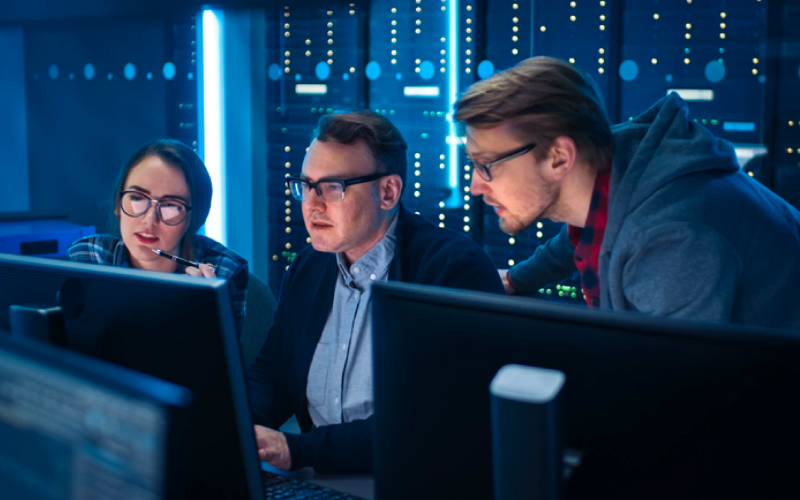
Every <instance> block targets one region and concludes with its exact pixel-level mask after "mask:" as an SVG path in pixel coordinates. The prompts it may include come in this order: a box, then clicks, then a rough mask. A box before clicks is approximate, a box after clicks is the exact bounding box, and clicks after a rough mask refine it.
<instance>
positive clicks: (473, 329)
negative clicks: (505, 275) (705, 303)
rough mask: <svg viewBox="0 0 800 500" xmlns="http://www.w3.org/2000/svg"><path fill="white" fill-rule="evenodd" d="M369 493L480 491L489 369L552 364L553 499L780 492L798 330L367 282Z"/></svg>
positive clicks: (789, 443) (790, 485) (796, 428)
mask: <svg viewBox="0 0 800 500" xmlns="http://www.w3.org/2000/svg"><path fill="white" fill-rule="evenodd" d="M372 317H373V359H374V384H375V385H374V390H375V418H376V436H375V480H376V493H377V498H379V499H380V500H393V499H401V498H415V499H428V498H430V499H433V498H469V499H473V498H474V499H487V498H491V497H492V475H491V468H492V461H491V454H492V448H491V443H490V439H491V435H490V405H489V403H490V395H489V384H490V382H491V380H492V378H493V377H494V375H495V374H496V373H497V371H498V370H499V369H500V368H501V367H502V366H504V365H507V364H511V363H514V364H522V365H529V366H535V367H541V368H550V369H556V370H560V371H562V372H563V373H565V374H566V383H565V385H564V388H563V396H564V400H563V403H564V406H563V410H564V417H563V418H564V420H563V428H564V446H565V447H566V448H569V449H575V450H578V451H580V452H581V453H582V462H581V465H580V466H578V467H577V469H575V470H574V471H573V474H572V477H571V478H570V479H569V480H568V481H567V483H566V485H565V494H566V498H615V499H621V498H648V499H653V498H672V499H674V498H682V499H683V498H725V497H726V495H727V496H728V497H731V498H733V497H736V498H741V497H742V496H743V495H745V496H746V495H749V496H750V498H775V497H780V496H782V495H786V492H789V491H795V490H796V488H797V486H796V481H795V477H796V464H797V452H798V450H800V425H798V422H800V405H798V404H797V403H796V400H797V397H798V394H800V361H798V360H800V336H798V335H797V334H795V333H794V332H779V331H771V330H766V329H755V328H746V327H742V326H734V325H721V324H705V323H699V322H685V321H674V320H673V321H670V320H665V319H655V318H650V317H645V316H643V315H635V314H633V313H612V312H601V311H593V310H587V309H585V308H579V307H574V306H566V305H555V304H550V303H544V302H541V301H536V300H531V299H520V298H513V297H503V296H496V295H489V294H483V293H475V292H466V291H456V290H446V289H441V288H433V287H422V286H418V285H408V284H399V283H379V284H375V285H374V287H373V311H372Z"/></svg>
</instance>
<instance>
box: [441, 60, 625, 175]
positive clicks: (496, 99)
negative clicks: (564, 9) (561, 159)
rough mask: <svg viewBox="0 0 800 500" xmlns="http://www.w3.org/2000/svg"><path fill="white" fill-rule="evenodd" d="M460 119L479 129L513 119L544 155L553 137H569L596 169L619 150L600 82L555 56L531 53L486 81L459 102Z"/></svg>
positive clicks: (539, 155)
mask: <svg viewBox="0 0 800 500" xmlns="http://www.w3.org/2000/svg"><path fill="white" fill-rule="evenodd" d="M455 119H456V121H459V122H465V123H466V124H467V125H468V126H471V127H475V128H492V127H495V126H497V125H500V124H501V123H503V122H511V123H512V128H513V130H515V131H516V133H517V134H518V135H519V138H520V139H521V140H522V141H523V142H525V143H529V142H534V143H536V144H537V145H539V146H540V147H537V148H535V149H534V153H535V154H536V157H537V158H538V159H539V160H541V159H543V158H545V157H546V156H547V154H548V153H549V151H550V146H551V145H552V144H553V141H554V140H555V139H556V138H557V137H559V136H567V137H570V138H572V140H573V141H575V145H576V147H577V148H578V154H579V155H580V156H581V157H582V158H583V159H584V160H586V161H587V162H588V163H589V165H590V166H591V167H592V168H594V169H596V170H604V169H605V168H606V167H607V166H608V165H609V164H610V163H611V159H612V157H613V155H614V136H613V135H612V134H611V122H610V121H609V119H608V114H607V113H606V109H605V105H604V103H603V99H602V97H601V96H600V92H599V90H598V88H597V85H596V84H595V83H594V81H593V80H592V79H591V77H589V76H588V75H586V74H584V73H583V72H581V71H580V70H578V69H577V68H575V67H574V66H572V65H571V64H569V63H566V62H564V61H560V60H558V59H554V58H552V57H531V58H528V59H525V60H524V61H522V62H520V63H519V64H517V65H516V66H514V67H513V68H509V69H507V70H505V71H501V72H499V73H496V74H494V75H492V76H491V77H489V78H487V79H485V80H481V81H479V82H477V83H475V84H473V85H472V86H471V87H469V88H468V89H467V91H466V92H464V94H463V95H462V96H461V98H460V99H459V100H458V102H456V104H455Z"/></svg>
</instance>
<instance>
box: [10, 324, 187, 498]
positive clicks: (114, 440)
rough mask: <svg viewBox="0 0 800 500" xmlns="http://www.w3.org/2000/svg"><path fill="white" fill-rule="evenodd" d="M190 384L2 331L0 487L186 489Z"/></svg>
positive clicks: (154, 493) (135, 494)
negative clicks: (22, 339)
mask: <svg viewBox="0 0 800 500" xmlns="http://www.w3.org/2000/svg"><path fill="white" fill-rule="evenodd" d="M191 399H192V398H191V393H190V392H189V391H188V390H186V389H184V388H183V387H178V386H176V385H173V384H170V383H167V382H163V381H161V380H158V379H155V378H153V377H150V376H146V375H142V374H140V373H137V372H133V371H131V370H127V369H124V368H120V367H117V366H114V365H110V364H107V363H103V362H101V361H97V360H93V359H90V358H87V357H85V356H81V355H78V354H75V353H72V352H68V351H63V350H61V349H58V348H55V347H51V346H49V345H46V344H41V343H37V342H12V340H11V339H10V338H9V337H8V336H7V335H5V336H3V337H2V338H0V491H1V492H2V493H1V494H0V496H2V497H3V498H24V499H29V500H40V499H41V500H45V499H55V498H59V499H81V498H126V499H131V500H133V499H136V500H145V499H148V500H157V499H162V498H163V499H168V498H169V499H172V498H188V497H186V496H185V490H184V489H183V488H184V486H185V485H184V484H183V481H182V472H183V467H184V457H185V451H186V433H185V431H186V421H187V419H190V418H191V409H192V408H191Z"/></svg>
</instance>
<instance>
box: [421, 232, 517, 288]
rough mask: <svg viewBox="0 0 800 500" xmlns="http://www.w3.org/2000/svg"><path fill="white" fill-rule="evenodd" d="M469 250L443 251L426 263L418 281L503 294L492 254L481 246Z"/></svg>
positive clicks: (425, 283) (426, 283)
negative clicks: (488, 253)
mask: <svg viewBox="0 0 800 500" xmlns="http://www.w3.org/2000/svg"><path fill="white" fill-rule="evenodd" d="M472 246H473V247H474V249H473V248H470V249H468V250H467V251H466V252H465V251H462V250H460V249H459V250H458V251H457V252H440V253H438V254H437V255H436V256H435V257H434V258H432V259H431V260H430V261H428V262H425V263H424V265H423V268H422V270H421V272H420V274H419V278H420V279H419V281H417V282H418V283H419V284H422V285H432V286H441V287H447V288H460V289H462V290H474V291H476V292H490V293H499V294H502V293H504V291H503V283H502V281H501V280H500V276H499V275H498V274H497V269H496V268H495V267H494V264H492V261H491V259H489V256H488V255H486V252H484V251H483V250H482V249H481V248H480V247H479V246H477V245H474V244H473V245H472Z"/></svg>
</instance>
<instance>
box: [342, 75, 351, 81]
mask: <svg viewBox="0 0 800 500" xmlns="http://www.w3.org/2000/svg"><path fill="white" fill-rule="evenodd" d="M349 79H350V74H349V73H345V74H343V75H342V80H344V81H347V80H349Z"/></svg>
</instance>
